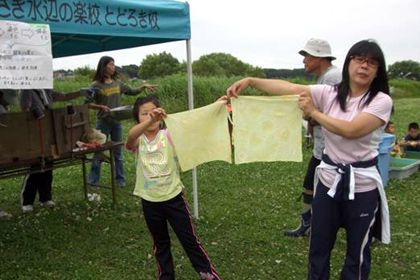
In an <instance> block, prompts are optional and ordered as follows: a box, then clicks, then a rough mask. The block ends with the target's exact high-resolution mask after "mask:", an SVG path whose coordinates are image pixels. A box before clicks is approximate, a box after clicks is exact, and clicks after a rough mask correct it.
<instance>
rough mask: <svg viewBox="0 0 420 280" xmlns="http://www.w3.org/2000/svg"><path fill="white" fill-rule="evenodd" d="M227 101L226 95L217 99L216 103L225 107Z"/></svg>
mask: <svg viewBox="0 0 420 280" xmlns="http://www.w3.org/2000/svg"><path fill="white" fill-rule="evenodd" d="M228 100H229V97H227V95H223V96H221V97H219V99H217V100H216V102H220V103H222V104H225V105H226V104H227V102H228Z"/></svg>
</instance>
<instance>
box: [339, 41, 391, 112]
mask: <svg viewBox="0 0 420 280" xmlns="http://www.w3.org/2000/svg"><path fill="white" fill-rule="evenodd" d="M354 55H359V56H363V57H368V58H372V59H374V60H376V61H378V62H379V67H378V71H377V73H376V77H375V78H374V79H373V81H372V83H371V84H370V87H369V92H368V94H366V95H365V96H364V97H363V99H364V100H365V101H364V103H363V106H367V105H369V103H370V102H371V101H372V100H373V99H374V98H375V96H376V95H377V94H378V92H380V91H381V92H383V93H385V94H388V95H389V86H388V75H387V73H386V64H385V57H384V54H383V52H382V50H381V48H380V47H379V45H378V43H376V42H375V41H374V40H362V41H360V42H357V43H356V44H354V45H353V46H352V47H351V49H350V50H349V52H348V53H347V56H346V60H345V61H344V66H343V79H342V81H341V82H340V83H339V84H338V85H337V102H339V103H340V108H341V110H343V111H344V112H345V111H346V105H347V98H348V96H349V94H350V77H349V64H350V60H351V57H353V56H354ZM363 99H362V100H363ZM362 100H361V101H362Z"/></svg>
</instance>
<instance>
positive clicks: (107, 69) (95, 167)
mask: <svg viewBox="0 0 420 280" xmlns="http://www.w3.org/2000/svg"><path fill="white" fill-rule="evenodd" d="M118 78H119V74H118V73H117V71H116V68H115V62H114V59H113V58H112V57H110V56H103V57H101V59H100V60H99V62H98V67H97V68H96V73H95V76H94V77H93V81H94V82H93V83H92V84H91V86H90V87H91V88H94V89H96V90H97V91H98V93H97V94H96V95H95V97H94V102H91V103H89V108H91V109H95V110H98V121H97V123H96V129H98V130H100V131H101V132H102V133H104V134H105V135H106V136H107V137H108V136H111V140H112V141H122V125H121V121H119V120H117V119H115V118H114V116H113V115H112V114H111V113H110V111H111V109H113V108H116V107H119V106H121V94H123V93H124V94H127V95H137V94H139V93H140V92H142V91H143V90H145V89H152V90H153V89H154V86H152V85H147V84H145V85H141V86H140V87H138V88H137V89H132V88H130V87H129V86H127V85H125V84H124V83H123V82H121V81H120V80H119V79H118ZM113 153H114V158H115V171H116V172H115V173H116V178H115V179H116V181H117V185H118V186H120V187H124V186H125V175H124V165H123V154H122V147H121V146H119V147H117V148H115V149H114V151H113ZM100 158H101V157H100V154H95V156H94V157H93V160H92V164H91V166H90V172H89V178H88V183H89V184H90V185H95V184H97V183H98V182H99V180H100V177H101V160H100Z"/></svg>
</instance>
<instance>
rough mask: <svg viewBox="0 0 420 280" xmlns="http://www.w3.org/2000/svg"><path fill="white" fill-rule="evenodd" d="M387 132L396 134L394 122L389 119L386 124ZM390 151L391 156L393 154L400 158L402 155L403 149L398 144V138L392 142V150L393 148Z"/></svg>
mask: <svg viewBox="0 0 420 280" xmlns="http://www.w3.org/2000/svg"><path fill="white" fill-rule="evenodd" d="M385 132H386V133H389V134H392V135H395V125H394V123H393V122H391V121H389V122H388V123H387V124H386V127H385ZM390 153H391V156H393V157H398V158H399V157H401V155H402V151H401V148H400V145H398V141H397V140H395V141H394V142H392V150H391V152H390Z"/></svg>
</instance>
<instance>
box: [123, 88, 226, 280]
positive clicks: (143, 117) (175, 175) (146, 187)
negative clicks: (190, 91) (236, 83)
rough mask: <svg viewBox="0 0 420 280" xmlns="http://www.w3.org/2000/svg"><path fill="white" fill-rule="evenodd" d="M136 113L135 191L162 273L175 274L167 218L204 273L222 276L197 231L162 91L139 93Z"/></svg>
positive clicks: (132, 135) (131, 144)
mask: <svg viewBox="0 0 420 280" xmlns="http://www.w3.org/2000/svg"><path fill="white" fill-rule="evenodd" d="M221 99H222V98H221ZM219 100H220V99H219ZM225 100H226V99H225ZM133 116H134V119H135V121H136V123H137V124H136V125H135V126H134V127H132V128H131V129H130V131H129V132H128V137H127V143H126V149H127V150H128V151H131V152H134V153H136V155H137V176H136V178H137V179H136V186H135V189H134V195H136V196H139V197H141V199H142V208H143V214H144V218H145V220H146V224H147V226H148V228H149V231H150V233H151V235H152V239H153V243H154V244H153V246H154V253H155V257H156V260H157V262H158V279H159V280H164V279H165V280H166V279H168V280H169V279H171V280H172V279H175V271H174V264H173V259H172V254H171V241H170V238H169V233H168V222H169V224H170V225H171V227H172V229H173V230H174V232H175V233H176V235H177V236H178V239H179V241H180V243H181V244H182V246H183V248H184V250H185V252H186V253H187V255H188V257H189V259H190V261H191V263H192V265H193V267H194V269H195V271H196V272H197V273H198V274H199V275H200V277H201V279H205V280H216V279H220V277H219V275H218V274H217V272H216V271H215V269H214V267H213V265H212V264H211V262H210V259H209V257H208V256H207V253H206V251H205V250H204V248H203V246H202V245H201V243H200V241H199V239H198V237H197V236H196V235H195V230H194V227H193V221H192V217H191V214H190V211H189V207H188V204H187V202H186V199H185V196H184V192H183V188H184V185H183V184H182V182H181V179H180V176H179V171H178V166H177V160H176V154H175V149H174V147H173V143H172V141H171V138H170V136H169V134H168V131H167V130H166V129H161V123H162V120H163V118H164V117H166V113H165V111H164V110H163V109H162V108H160V104H159V99H158V98H157V96H155V95H148V96H146V97H142V98H139V99H137V101H136V103H135V105H134V108H133Z"/></svg>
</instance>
